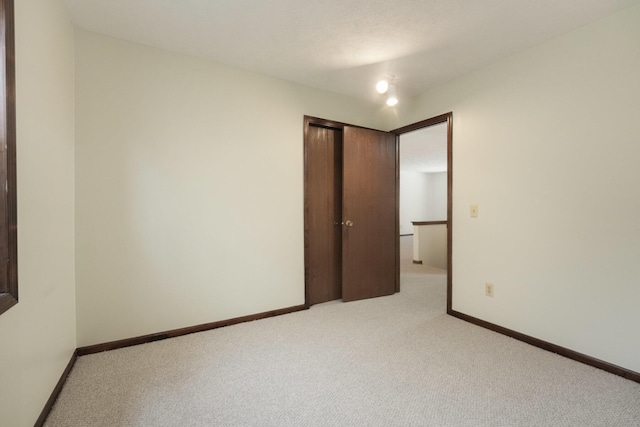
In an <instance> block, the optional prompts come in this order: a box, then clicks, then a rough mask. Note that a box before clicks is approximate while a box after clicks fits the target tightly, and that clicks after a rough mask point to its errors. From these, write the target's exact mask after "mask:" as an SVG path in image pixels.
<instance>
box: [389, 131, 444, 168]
mask: <svg viewBox="0 0 640 427" xmlns="http://www.w3.org/2000/svg"><path fill="white" fill-rule="evenodd" d="M400 170H401V171H404V172H428V173H434V172H445V171H446V170H447V124H446V123H440V124H437V125H434V126H429V127H426V128H422V129H418V130H414V131H413V132H408V133H403V134H402V135H400Z"/></svg>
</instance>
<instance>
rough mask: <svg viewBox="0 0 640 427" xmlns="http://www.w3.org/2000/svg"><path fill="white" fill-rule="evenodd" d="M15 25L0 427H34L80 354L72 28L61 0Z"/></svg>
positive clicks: (26, 9) (37, 1) (29, 3)
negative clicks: (12, 292)
mask: <svg viewBox="0 0 640 427" xmlns="http://www.w3.org/2000/svg"><path fill="white" fill-rule="evenodd" d="M15 18H16V25H15V27H16V86H17V87H16V92H17V100H16V105H17V181H18V182H17V190H18V283H19V303H18V304H17V305H16V306H14V307H12V308H11V309H10V310H9V311H7V312H5V313H4V314H2V316H0V343H1V347H0V408H1V410H0V425H1V426H7V427H9V426H11V427H20V426H32V425H33V424H34V422H35V421H36V419H37V417H38V415H39V414H40V411H41V410H42V409H43V407H44V405H45V403H46V401H47V399H48V398H49V396H50V395H51V392H52V391H53V388H54V386H55V385H56V383H57V382H58V380H59V379H60V375H61V374H62V372H63V371H64V368H65V367H66V365H67V363H68V362H69V360H70V358H71V355H72V353H73V350H74V349H75V347H76V331H75V308H74V307H75V291H74V225H73V224H74V209H73V204H74V184H73V180H74V148H73V146H74V86H73V73H74V68H73V60H74V59H73V29H72V27H71V24H70V23H69V20H68V19H67V17H66V12H65V9H64V6H63V2H62V1H61V0H60V1H59V0H19V1H16V2H15Z"/></svg>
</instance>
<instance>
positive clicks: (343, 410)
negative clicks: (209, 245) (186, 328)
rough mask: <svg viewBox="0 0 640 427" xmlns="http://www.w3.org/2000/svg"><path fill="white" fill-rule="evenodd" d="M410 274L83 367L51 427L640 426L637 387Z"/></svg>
mask: <svg viewBox="0 0 640 427" xmlns="http://www.w3.org/2000/svg"><path fill="white" fill-rule="evenodd" d="M405 261H406V260H405ZM404 265H405V264H403V266H404ZM402 271H403V274H402V281H401V292H400V293H399V294H396V295H393V296H389V297H383V298H375V299H370V300H365V301H357V302H351V303H342V302H339V301H334V302H329V303H325V304H320V305H317V306H314V307H312V308H311V309H310V310H307V311H303V312H298V313H293V314H288V315H284V316H280V317H275V318H270V319H265V320H259V321H255V322H250V323H244V324H240V325H236V326H231V327H228V328H221V329H217V330H213V331H208V332H202V333H198V334H192V335H188V336H184V337H179V338H174V339H169V340H164V341H159V342H155V343H150V344H145V345H141V346H136V347H129V348H124V349H120V350H115V351H110V352H105V353H101V354H94V355H89V356H83V357H80V358H79V359H78V361H77V363H76V365H75V368H74V369H73V371H72V373H71V375H70V377H69V379H68V381H67V383H66V385H65V387H64V389H63V391H62V393H61V395H60V398H59V399H58V402H57V403H56V405H55V407H54V408H53V411H52V412H51V414H50V416H49V419H48V420H47V423H46V426H49V427H53V426H65V427H75V426H78V427H80V426H82V427H91V426H109V427H118V426H640V384H637V383H634V382H632V381H628V380H625V379H623V378H620V377H617V376H614V375H611V374H608V373H606V372H604V371H600V370H598V369H595V368H591V367H589V366H586V365H583V364H580V363H577V362H574V361H571V360H569V359H565V358H563V357H560V356H557V355H555V354H552V353H549V352H546V351H544V350H540V349H538V348H535V347H532V346H529V345H527V344H524V343H521V342H519V341H516V340H513V339H511V338H508V337H505V336H502V335H499V334H496V333H493V332H491V331H488V330H485V329H482V328H479V327H476V326H474V325H471V324H469V323H466V322H463V321H461V320H458V319H455V318H452V317H449V316H447V315H446V314H445V313H444V307H445V296H446V295H445V294H446V292H445V282H446V277H445V273H444V272H443V271H442V270H438V269H433V268H430V267H425V266H422V267H420V266H418V267H415V268H413V270H410V271H409V269H405V268H404V267H403V270H402Z"/></svg>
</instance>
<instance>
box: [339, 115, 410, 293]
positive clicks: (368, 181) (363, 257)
mask: <svg viewBox="0 0 640 427" xmlns="http://www.w3.org/2000/svg"><path fill="white" fill-rule="evenodd" d="M342 139H343V141H342V142H343V156H342V162H343V169H342V170H343V173H342V300H343V301H354V300H359V299H365V298H373V297H379V296H384V295H391V294H393V293H394V292H395V291H396V239H397V231H396V230H397V222H398V219H397V218H396V196H397V195H396V192H397V187H396V137H395V135H394V134H392V133H388V132H381V131H375V130H371V129H363V128H357V127H351V126H345V127H344V131H343V138H342Z"/></svg>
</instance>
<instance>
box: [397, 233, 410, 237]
mask: <svg viewBox="0 0 640 427" xmlns="http://www.w3.org/2000/svg"><path fill="white" fill-rule="evenodd" d="M408 236H413V233H409V234H401V235H400V237H408Z"/></svg>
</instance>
